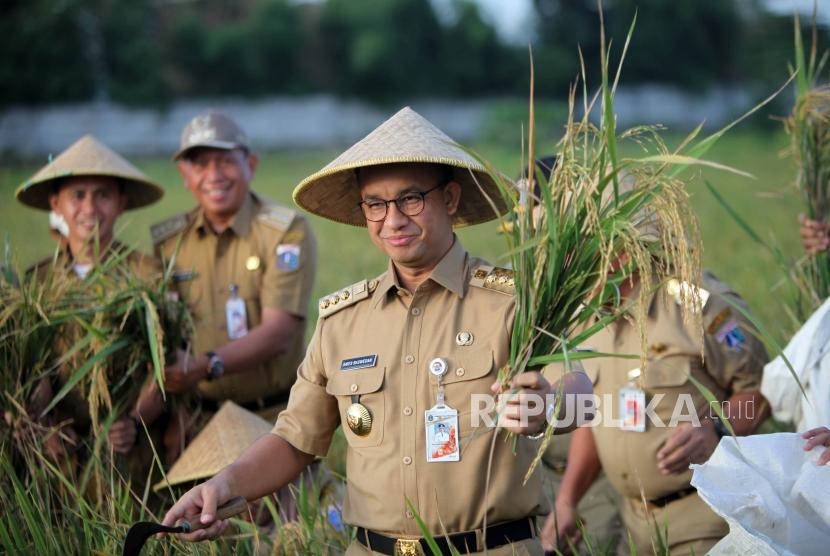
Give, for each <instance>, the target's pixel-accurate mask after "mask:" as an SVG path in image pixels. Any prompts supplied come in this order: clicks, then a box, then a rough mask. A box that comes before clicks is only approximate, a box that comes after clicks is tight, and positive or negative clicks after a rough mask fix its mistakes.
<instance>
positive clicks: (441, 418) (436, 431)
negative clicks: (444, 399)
mask: <svg viewBox="0 0 830 556" xmlns="http://www.w3.org/2000/svg"><path fill="white" fill-rule="evenodd" d="M424 424H425V426H426V434H427V461H428V462H435V461H458V460H459V459H460V454H461V452H460V450H459V439H458V411H456V410H455V409H453V408H451V407H450V406H448V405H436V406H433V407H432V409H429V410H427V411H425V412H424Z"/></svg>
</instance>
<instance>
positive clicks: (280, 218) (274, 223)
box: [257, 203, 297, 232]
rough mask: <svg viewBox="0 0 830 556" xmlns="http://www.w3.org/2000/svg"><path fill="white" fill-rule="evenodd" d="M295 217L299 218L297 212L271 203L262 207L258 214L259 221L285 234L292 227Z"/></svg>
mask: <svg viewBox="0 0 830 556" xmlns="http://www.w3.org/2000/svg"><path fill="white" fill-rule="evenodd" d="M295 216H297V211H296V210H293V209H290V208H288V207H283V206H280V205H277V204H270V203H269V204H264V205H262V208H261V209H260V210H259V214H257V220H259V221H260V222H262V223H263V224H266V225H268V226H271V227H272V228H276V229H277V230H279V231H281V232H284V231H285V230H287V229H288V228H289V227H290V226H291V223H292V222H293V221H294V217H295Z"/></svg>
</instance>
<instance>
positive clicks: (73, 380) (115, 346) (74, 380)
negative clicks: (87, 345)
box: [41, 338, 130, 415]
mask: <svg viewBox="0 0 830 556" xmlns="http://www.w3.org/2000/svg"><path fill="white" fill-rule="evenodd" d="M129 344H130V342H129V340H127V339H126V338H122V339H120V340H118V341H116V342H114V343H111V344H109V345H108V346H107V347H105V348H104V349H102V350H101V351H99V352H98V353H96V354H95V355H93V356H92V357H90V358H89V359H88V360H87V361H86V362H85V363H84V364H83V365H81V368H79V369H78V370H77V371H75V372H74V373H72V375H71V376H70V377H69V380H67V381H66V384H64V385H63V388H61V389H60V390H59V391H58V393H57V394H55V397H54V398H52V401H51V402H50V403H49V405H48V406H47V407H46V409H44V410H43V413H42V414H41V415H46V414H47V413H49V411H51V410H52V408H54V407H55V406H56V405H57V404H58V403H59V402H60V401H61V400H62V399H63V398H64V397H66V395H67V394H68V393H69V391H70V390H72V389H73V388H74V387H75V385H77V384H78V383H79V382H80V381H81V379H83V378H84V377H85V376H86V374H87V373H88V372H89V371H90V370H91V369H92V368H93V367H94V366H95V365H96V364H97V363H98V362H100V361H103V360H104V359H106V358H107V357H109V356H110V354H112V353H115V352H116V351H118V350H119V349H121V348H124V347H127V346H128V345H129Z"/></svg>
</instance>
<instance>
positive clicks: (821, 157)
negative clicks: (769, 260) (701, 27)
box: [785, 16, 830, 317]
mask: <svg viewBox="0 0 830 556" xmlns="http://www.w3.org/2000/svg"><path fill="white" fill-rule="evenodd" d="M817 42H818V41H817V29H816V22H815V19H814V21H813V38H812V45H811V48H810V54H809V58H806V56H805V51H804V41H803V38H802V36H801V26H800V23H799V18H798V16H796V17H795V57H796V67H795V68H794V69H793V68H791V71H792V72H793V73H795V78H796V79H795V83H796V98H795V105H794V106H793V110H792V113H791V114H790V116H789V118H787V120H786V122H785V127H786V130H787V133H788V134H789V136H790V148H791V151H792V155H793V157H794V159H795V162H796V166H797V175H796V187H797V188H798V190H799V192H800V193H801V196H802V199H803V201H804V206H805V212H806V214H807V216H808V217H809V218H810V219H812V220H817V221H819V222H824V223H827V222H828V221H830V86H828V85H826V84H824V85H820V84H818V82H817V81H818V75H819V73H821V70H822V69H823V67H824V65H825V62H826V60H827V53H825V55H824V56H823V57H822V58H821V59H818V58H817ZM806 265H807V268H806V275H807V279H808V286H809V289H810V291H808V292H807V293H808V295H807V296H806V297H808V298H809V302H808V307H807V308H806V309H807V312H806V314H805V315H803V316H805V317H806V315H808V314H810V313H811V312H812V311H813V310H815V309H816V308H817V307H818V305H820V304H821V302H822V301H823V300H825V299H827V297H828V296H830V259H828V256H827V253H826V252H824V253H819V254H818V255H816V256H814V257H810V258H809V259H808V260H807V261H806Z"/></svg>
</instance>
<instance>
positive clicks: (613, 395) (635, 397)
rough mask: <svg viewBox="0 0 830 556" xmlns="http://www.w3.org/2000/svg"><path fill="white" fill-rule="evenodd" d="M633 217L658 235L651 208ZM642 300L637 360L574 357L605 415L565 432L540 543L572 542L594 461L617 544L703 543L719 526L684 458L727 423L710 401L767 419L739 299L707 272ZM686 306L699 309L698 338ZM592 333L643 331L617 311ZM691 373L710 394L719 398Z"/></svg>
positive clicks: (693, 456)
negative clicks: (618, 527)
mask: <svg viewBox="0 0 830 556" xmlns="http://www.w3.org/2000/svg"><path fill="white" fill-rule="evenodd" d="M620 187H621V191H627V190H631V189H632V188H634V187H636V183H635V179H634V177H633V176H625V177H624V179H622V180H621V181H620ZM636 225H637V227H638V229H639V231H640V233H641V234H642V235H643V236H646V238H648V239H650V240H652V241H658V240H659V238H661V233H660V227H659V224H658V223H657V222H656V221H655V218H654V217H653V215H651V214H648V213H646V214H643V215H641V217H640V218H639V221H638V222H637V223H636ZM625 259H626V255H625V254H623V255H622V256H621V257H620V261H618V263H619V264H626V263H625ZM641 287H643V286H642V281H641V280H640V278H639V277H638V275H637V274H636V273H635V274H634V275H633V277H632V278H631V279H626V280H624V281H623V282H622V283H621V284H620V296H621V298H622V300H623V303H627V302H628V300H636V299H637V298H638V296H639V291H640V288H641ZM694 291H696V292H697V298H698V299H695V296H694V295H691V294H692V293H693V292H694ZM647 304H648V312H647V317H646V322H645V324H644V326H645V334H646V338H647V355H646V366H645V368H643V369H641V365H640V363H639V362H632V361H631V360H630V359H624V358H619V357H601V358H595V359H588V360H585V361H584V367H585V370H586V372H587V374H588V376H589V377H590V378H591V381H592V382H593V384H594V390H595V393H596V394H597V395H598V396H600V399H601V400H602V405H600V408H599V409H600V411H601V412H602V414H603V415H605V416H606V417H611V418H613V419H614V420H615V421H613V422H606V420H603V421H602V422H601V423H598V424H597V426H592V427H591V428H590V429H588V428H584V429H579V430H577V431H576V432H575V433H574V434H573V435H572V437H571V439H570V440H571V443H570V447H569V451H568V459H567V465H566V468H565V470H564V475H563V477H562V481H561V486H560V489H559V495H558V496H557V498H556V504H555V508H554V511H553V512H552V513H551V514H550V516H548V520H547V523H546V525H545V527H544V530H543V533H542V537H543V543H544V544H545V545H546V547H547V548H549V549H552V548H553V547H558V548H559V549H560V550H562V549H565V548H567V547H568V546H569V543H573V544H578V543H579V540H580V538H581V537H582V532H581V530H580V529H579V527H578V524H577V521H578V510H577V505H578V504H579V502H580V500H581V499H582V498H583V496H584V495H585V493H586V491H587V489H588V488H589V487H590V486H591V485H592V483H593V482H594V480H595V479H596V477H597V476H598V475H599V473H600V472H601V471H603V472H604V474H605V477H606V478H607V479H608V481H610V483H611V486H612V487H613V488H614V490H616V492H617V493H618V495H619V496H621V497H622V503H621V515H622V522H623V526H624V527H625V529H626V530H627V533H628V534H630V541H629V540H628V538H627V534H626V533H624V534H623V537H622V539H620V543H619V544H618V545H617V553H618V554H628V547H629V542H631V543H633V545H634V547H635V548H636V554H651V553H652V552H653V551H654V550H655V549H654V548H653V547H655V546H657V547H660V546H665V547H666V548H667V549H668V550H669V552H670V553H671V554H672V555H688V554H706V553H707V551H708V550H709V549H710V548H711V547H712V546H714V545H715V544H716V543H717V541H718V540H719V539H720V538H722V537H723V536H724V535H726V533H728V532H729V528H728V526H727V524H726V522H725V521H724V520H723V519H721V518H720V517H718V516H717V515H716V514H715V513H714V512H713V511H712V510H711V509H709V507H708V506H707V505H706V503H705V502H704V501H703V499H701V498H700V497H699V496H698V495H697V493H696V491H695V489H694V488H693V487H692V486H691V484H690V481H691V476H692V473H691V471H690V470H689V465H690V464H692V463H703V462H705V461H706V460H707V459H708V458H709V456H710V455H711V454H712V452H714V450H715V447H716V446H717V444H718V442H719V441H720V438H721V437H723V436H724V435H727V434H730V432H729V430H728V428H727V427H726V425H725V424H724V423H723V421H722V420H721V418H720V416H719V414H718V411H717V409H720V411H721V413H722V414H723V418H725V419H726V420H728V421H729V424H730V425H731V427H732V429H733V430H734V432H735V434H736V435H739V436H741V435H747V434H751V433H752V432H753V431H754V430H755V428H756V427H757V426H758V425H759V424H760V423H761V422H762V421H763V420H764V419H765V418H766V416H767V415H768V408H767V404H766V401H765V400H764V398H763V396H762V395H761V393H760V385H761V376H762V370H763V367H764V364H765V363H766V361H767V354H766V351H765V349H764V346H763V344H762V343H761V341H760V340H759V339H758V337H757V336H756V334H757V332H756V330H755V328H754V326H753V325H752V324H751V322H750V320H749V319H748V317H747V316H746V315H747V314H748V312H747V311H748V310H747V308H746V304H745V302H744V301H743V300H742V299H741V298H740V297H739V296H738V294H737V293H735V292H734V290H732V288H730V287H729V286H728V285H726V284H724V283H723V282H720V281H719V280H718V279H717V278H715V276H714V275H712V274H711V273H710V272H708V271H704V273H703V279H702V282H701V286H700V287H696V286H693V285H691V284H688V283H686V282H681V281H679V280H676V279H672V280H668V281H667V282H666V283H664V284H660V286H659V287H658V288H656V291H655V292H654V293H653V294H651V295H649V296H648V301H647ZM684 309H685V311H684ZM684 312H685V313H687V314H688V312H700V314H701V316H702V324H703V338H702V339H701V338H700V334H699V329H697V328H696V327H695V326H693V325H692V324H691V323H690V322H689V319H686V318H685V317H684ZM701 340H702V344H701ZM590 342H591V344H590V346H582V347H583V348H584V349H590V350H593V351H597V352H600V353H618V354H631V353H638V352H640V349H641V348H640V346H641V334H640V330H639V329H638V327H637V325H636V324H634V323H633V322H632V321H631V320H629V319H626V318H620V319H618V320H616V321H615V322H614V323H612V324H610V325H609V326H607V327H606V328H605V329H603V330H601V331H600V332H598V333H597V334H596V335H595V336H593V337H592V338H591V339H590ZM695 381H696V382H697V383H699V384H702V385H703V386H704V387H705V388H706V389H708V390H709V391H710V392H711V393H712V394H713V395H714V397H715V399H716V400H717V402H718V407H717V408H715V407H712V405H711V404H710V403H709V402H708V401H707V399H706V397H705V396H704V395H703V394H702V393H701V390H700V389H699V388H698V387H697V386H696V385H695ZM609 403H610V405H606V404H609ZM608 503H609V504H610V503H611V502H610V501H609V502H608ZM657 535H660V537H661V538H658V537H657ZM592 540H593V539H592Z"/></svg>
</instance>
